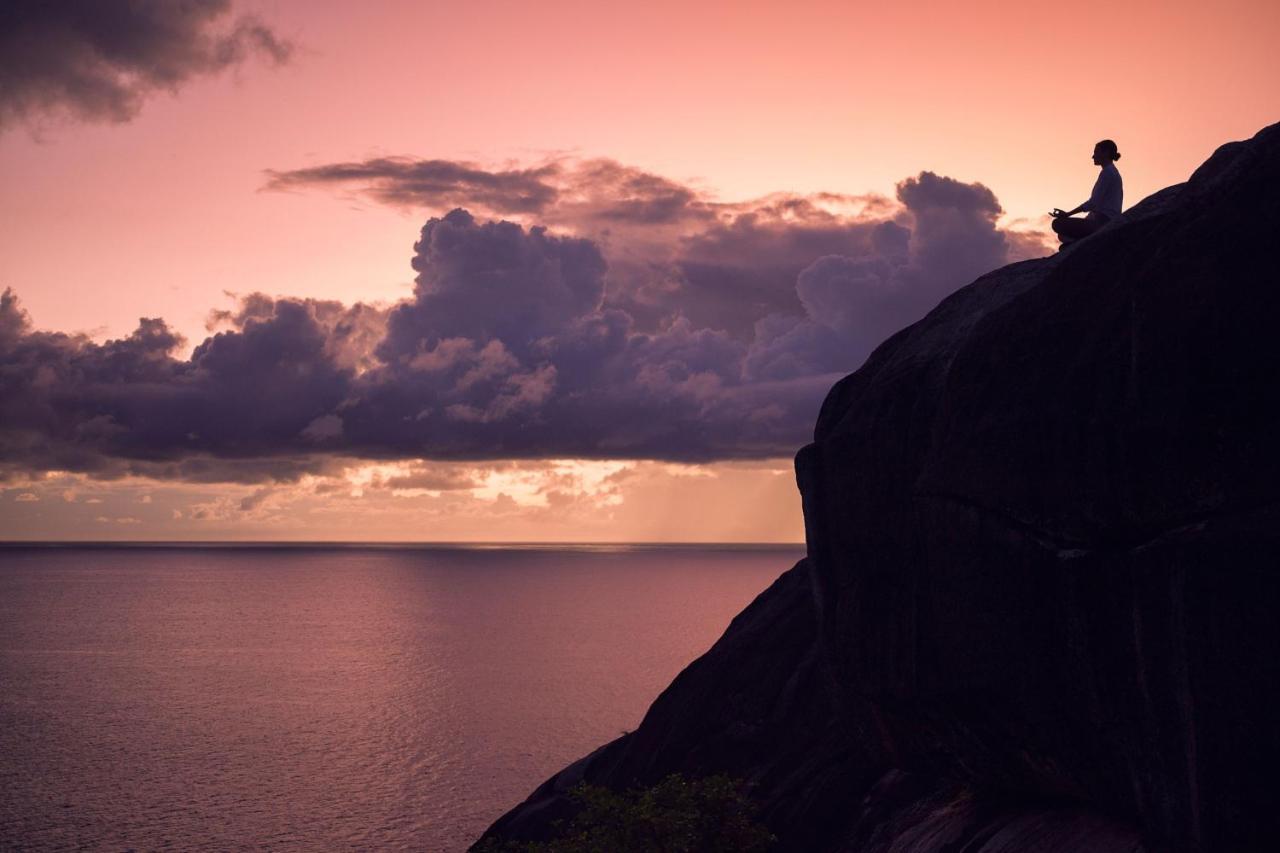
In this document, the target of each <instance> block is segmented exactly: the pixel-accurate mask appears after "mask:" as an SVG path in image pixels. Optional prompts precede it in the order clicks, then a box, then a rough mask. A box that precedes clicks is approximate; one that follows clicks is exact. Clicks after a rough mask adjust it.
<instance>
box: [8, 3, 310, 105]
mask: <svg viewBox="0 0 1280 853" xmlns="http://www.w3.org/2000/svg"><path fill="white" fill-rule="evenodd" d="M230 10H231V0H184V2H181V3H176V2H167V0H59V2H44V0H7V2H5V3H3V4H0V129H2V128H4V127H7V126H11V125H13V124H15V123H17V122H20V121H33V120H37V119H39V118H41V117H45V116H50V115H58V114H63V115H67V116H70V117H73V118H75V119H79V120H84V121H106V122H124V121H128V120H129V119H131V118H133V117H134V116H135V115H137V113H138V111H139V109H141V106H142V103H143V101H145V100H146V98H147V97H148V96H149V95H150V94H151V93H153V92H154V91H156V90H158V89H165V90H169V91H176V90H177V89H178V88H179V87H180V86H181V85H182V84H184V83H186V82H187V81H188V80H189V79H191V78H192V77H196V76H200V75H206V74H212V73H216V72H218V71H221V70H223V69H225V68H228V67H230V66H233V65H236V64H238V63H240V62H242V61H243V60H244V59H245V58H247V57H248V56H249V55H250V54H254V53H256V54H260V55H262V56H265V57H266V58H267V59H268V60H269V61H271V62H273V63H277V64H278V63H282V62H285V61H286V60H287V59H288V58H289V56H290V53H291V51H292V47H291V45H290V44H289V43H288V42H287V41H285V40H283V39H281V38H280V37H279V36H278V35H276V34H275V33H274V32H273V31H272V30H271V29H270V28H269V27H267V26H266V25H265V24H263V23H261V22H260V21H258V20H257V19H256V18H254V17H252V16H241V17H239V18H236V19H235V20H233V21H230V22H226V23H224V20H225V19H226V18H227V15H228V13H229V12H230Z"/></svg>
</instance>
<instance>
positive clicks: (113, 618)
mask: <svg viewBox="0 0 1280 853" xmlns="http://www.w3.org/2000/svg"><path fill="white" fill-rule="evenodd" d="M800 556H801V554H800V550H799V549H798V548H785V547H781V548H778V547H774V548H746V549H726V548H718V547H710V546H678V547H676V546H660V547H654V546H647V547H646V546H642V547H626V546H605V547H574V548H566V547H563V546H554V547H552V546H529V547H523V546H522V547H519V548H511V547H501V548H493V547H473V546H472V547H450V548H441V547H432V548H407V547H377V548H370V547H354V546H348V547H341V548H332V547H314V548H303V547H289V548H284V547H254V548H230V547H201V548H180V547H172V548H161V547H149V548H140V549H139V548H55V549H18V548H9V549H3V550H0V847H10V846H22V847H24V848H27V849H65V848H69V847H71V848H74V847H82V846H89V847H95V848H102V849H122V848H130V847H132V848H138V849H156V848H163V847H172V848H175V849H187V850H190V849H207V850H225V849H237V848H247V847H263V846H271V847H278V848H293V849H335V848H336V849H342V848H365V849H368V848H380V849H388V848H393V849H422V850H461V849H465V847H466V845H467V844H468V843H469V842H471V841H472V840H474V839H475V837H476V836H477V834H478V833H479V832H480V831H482V830H483V829H484V827H486V826H487V825H488V824H489V823H490V822H491V821H492V820H493V819H494V818H496V817H497V816H498V815H499V814H501V813H502V812H503V811H505V810H506V809H507V808H509V807H510V806H511V805H514V804H515V803H516V802H518V801H519V800H520V799H522V798H523V797H524V796H525V795H527V794H528V793H529V792H530V791H531V790H532V789H533V788H534V787H535V786H536V785H538V784H539V783H540V782H542V781H543V780H544V779H545V778H546V777H547V776H549V775H550V774H551V773H552V772H554V771H555V770H557V769H559V768H560V767H562V766H563V765H564V764H566V763H568V762H569V761H571V760H573V759H575V758H577V757H579V756H581V755H583V754H585V753H586V752H588V751H589V750H591V749H593V748H594V747H596V746H598V745H599V744H601V743H603V742H604V741H606V740H609V739H612V738H613V737H615V736H617V735H618V734H619V733H620V732H621V731H622V730H623V729H630V728H634V727H635V725H636V724H637V723H638V722H639V720H640V718H641V716H642V715H643V713H644V711H645V710H646V709H647V707H648V705H649V703H650V702H651V701H652V700H653V698H654V697H655V696H656V695H657V693H658V692H659V691H660V690H661V689H662V688H664V687H665V686H666V685H667V684H668V683H669V682H670V680H671V678H672V677H673V676H674V675H675V674H676V673H677V672H678V671H679V670H680V669H681V668H682V667H683V666H684V665H685V664H687V663H688V662H689V661H690V660H692V659H693V658H694V657H696V656H697V655H698V654H700V653H701V652H702V651H704V650H705V649H706V648H707V647H708V646H709V645H710V644H711V643H712V642H714V641H715V639H716V638H717V637H718V636H719V635H720V633H721V632H722V631H723V630H724V628H725V627H726V626H727V625H728V623H729V620H730V619H731V618H732V617H733V615H734V614H736V613H737V612H738V611H739V610H741V609H742V607H743V606H745V605H746V603H747V602H749V601H750V600H751V599H752V598H753V597H754V596H755V595H756V594H757V593H759V592H760V591H761V590H763V589H764V588H765V587H766V586H767V585H768V584H769V583H770V582H771V581H772V580H773V578H775V577H776V576H777V575H779V574H780V573H781V572H783V571H784V570H786V569H787V568H789V567H790V566H791V565H792V564H793V563H794V562H795V560H796V559H798V558H799V557H800Z"/></svg>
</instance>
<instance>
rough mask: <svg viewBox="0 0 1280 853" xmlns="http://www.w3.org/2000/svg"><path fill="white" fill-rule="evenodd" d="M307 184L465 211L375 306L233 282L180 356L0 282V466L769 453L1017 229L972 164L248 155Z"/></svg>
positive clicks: (232, 469) (149, 337)
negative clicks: (270, 160) (86, 324)
mask: <svg viewBox="0 0 1280 853" xmlns="http://www.w3.org/2000/svg"><path fill="white" fill-rule="evenodd" d="M387 163H391V164H393V166H392V167H391V168H388V167H387V166H386V164H387ZM335 181H336V182H339V183H345V182H349V181H354V182H355V183H354V185H353V188H354V189H355V191H357V192H362V193H370V194H372V195H374V196H376V197H379V198H382V199H384V200H387V201H390V202H393V203H396V204H407V203H412V204H414V205H415V206H420V207H423V208H424V209H427V210H430V209H431V207H432V205H433V204H444V205H452V204H456V203H462V202H467V203H470V204H471V207H472V208H474V210H472V211H468V210H467V209H464V208H462V207H456V208H453V209H451V210H449V211H448V212H443V211H441V213H440V215H434V216H431V218H430V219H429V220H428V221H427V222H426V224H425V225H424V226H423V228H422V231H421V235H420V237H419V240H418V241H417V242H416V243H415V244H414V247H413V252H414V254H413V258H412V266H413V269H414V270H415V272H416V273H417V277H416V279H415V288H414V293H413V295H412V296H411V297H409V298H407V299H405V300H403V301H401V302H399V303H398V304H395V305H393V306H390V307H373V306H367V305H361V304H356V305H354V306H347V305H342V304H339V303H336V302H328V301H319V300H307V299H292V298H272V297H270V296H266V295H262V294H255V295H252V296H250V297H247V298H245V299H243V300H242V301H241V302H240V304H239V305H238V306H237V307H236V309H234V310H232V311H224V312H217V313H215V314H214V315H212V317H211V321H212V323H213V324H214V328H216V329H217V331H216V332H215V333H213V334H211V335H210V337H208V338H207V339H206V340H204V341H202V342H201V343H199V344H198V345H197V346H195V348H194V350H193V351H192V353H191V355H190V357H189V358H180V357H178V356H177V353H178V352H179V350H180V349H181V348H182V343H183V342H182V341H180V340H179V339H178V338H177V337H176V336H175V335H174V334H173V333H172V332H171V331H170V330H169V329H168V327H167V326H166V325H165V324H164V322H163V321H161V320H159V319H144V320H142V321H141V322H140V324H139V326H138V328H137V330H136V331H135V332H134V333H133V334H132V335H130V336H129V337H127V338H123V339H120V340H113V341H108V342H106V343H97V342H94V341H92V340H90V339H88V338H85V337H83V336H75V335H66V334H61V333H55V332H46V331H40V330H36V329H34V328H32V327H31V325H30V323H29V321H28V319H27V317H26V315H25V313H24V312H23V311H22V309H21V307H20V306H19V304H18V300H17V298H16V297H15V296H14V295H13V294H12V293H11V292H6V293H5V295H4V297H3V299H2V300H0V387H3V388H4V394H3V397H0V424H3V426H2V427H0V465H3V466H4V470H6V471H8V472H9V475H10V476H12V477H18V476H21V475H24V474H25V473H29V472H32V471H47V470H61V471H73V472H81V473H85V474H88V475H90V476H92V477H96V478H114V477H124V476H146V477H152V478H159V479H172V480H184V481H194V482H215V481H226V482H239V483H269V482H296V481H299V480H300V479H302V478H306V477H317V476H326V475H328V474H331V473H332V472H333V470H334V466H336V465H338V464H339V463H338V462H337V461H336V460H338V459H348V460H349V459H351V458H361V459H368V460H388V461H390V460H401V459H435V460H455V461H457V460H495V459H529V460H536V459H547V458H594V459H627V460H634V459H651V460H668V461H682V462H707V461H714V460H729V459H764V458H774V457H779V456H788V455H790V454H791V453H793V452H794V451H795V449H796V448H797V447H799V446H800V445H801V444H803V443H804V442H805V441H806V440H807V438H808V436H809V433H810V430H811V428H812V423H813V419H814V416H815V414H816V412H817V409H818V406H819V404H820V402H821V399H822V396H823V395H824V394H825V392H826V391H827V389H828V388H829V387H830V385H831V384H832V382H833V381H834V380H835V379H837V378H838V377H839V376H840V375H843V374H844V373H847V372H849V371H851V370H853V369H855V368H856V367H857V366H858V365H859V364H860V363H861V362H862V361H863V360H864V359H865V357H866V356H867V354H868V353H869V352H870V351H871V349H872V348H873V347H874V346H875V345H876V344H878V343H879V342H880V341H881V340H883V339H884V338H885V337H887V336H888V335H889V334H891V333H893V332H894V331H896V330H897V329H899V328H901V327H902V326H903V325H905V324H907V323H910V322H912V321H914V320H915V319H918V318H919V317H920V316H922V315H923V314H924V313H925V312H926V311H927V310H928V309H929V308H931V307H932V306H933V305H934V304H936V303H937V302H938V301H939V300H940V299H941V298H942V297H943V296H945V295H946V294H947V293H949V292H950V291H952V290H954V289H955V288H956V287H958V286H961V285H963V284H966V283H967V282H969V281H970V280H972V279H973V278H974V277H976V276H977V275H979V274H981V273H982V272H985V271H987V270H989V269H992V268H994V267H997V266H1000V265H1001V264H1004V263H1006V262H1008V261H1010V260H1013V259H1017V258H1019V257H1025V256H1027V255H1028V254H1032V253H1035V250H1036V249H1037V248H1039V244H1038V242H1037V239H1036V237H1035V236H1034V235H1023V234H1013V233H1010V232H1007V231H1004V230H1002V229H1001V228H1000V227H999V226H998V224H997V218H998V217H999V215H1000V214H1001V210H1000V205H999V203H998V202H997V200H996V198H995V196H994V195H993V194H992V193H991V191H990V190H988V189H987V188H986V187H983V186H982V185H980V184H966V183H962V182H959V181H955V180H952V179H950V178H945V177H940V176H938V175H935V174H933V173H930V172H922V173H921V174H919V175H917V176H916V177H913V178H909V179H907V180H905V181H903V182H901V183H900V184H899V185H898V191H897V197H896V199H886V198H880V197H875V196H870V197H851V196H843V195H836V194H827V195H814V196H803V197H801V196H793V195H785V194H779V195H775V196H771V197H768V198H765V199H761V200H758V201H755V202H749V203H738V204H721V203H717V202H715V201H713V200H709V199H708V198H706V197H704V196H703V195H702V194H700V193H698V192H696V191H695V190H694V189H692V188H689V187H684V186H682V185H679V184H676V183H674V182H672V181H668V180H666V179H663V178H660V177H658V176H652V175H647V174H645V173H642V172H639V171H638V170H632V169H627V168H626V167H623V166H620V165H618V164H612V163H610V162H609V161H591V162H588V163H576V164H566V163H558V164H550V165H548V164H544V165H542V166H537V167H533V168H530V169H514V170H510V171H485V170H482V169H479V168H477V167H474V166H471V165H467V164H448V163H441V162H440V161H422V162H408V161H370V162H369V163H366V164H354V165H353V164H342V165H339V166H333V167H319V168H317V169H312V170H305V171H304V172H291V173H280V174H277V175H276V176H275V177H273V178H272V183H273V186H276V187H277V188H279V187H285V186H288V187H301V186H311V185H314V184H317V183H318V184H321V185H328V184H329V183H332V182H335ZM504 211H505V212H508V213H511V214H512V216H513V218H515V212H517V211H518V212H519V213H520V214H521V217H519V218H521V219H523V220H525V222H521V221H510V220H508V219H503V218H501V215H502V213H503V212H504ZM609 211H614V215H612V218H611V214H610V213H609ZM538 220H542V221H543V222H544V223H545V224H534V223H535V222H537V221H538ZM433 482H434V481H433ZM405 487H406V488H424V489H436V490H440V489H448V488H449V487H450V485H449V483H448V482H444V481H441V482H434V485H432V484H426V483H425V482H424V484H421V485H416V486H414V485H406V486H405ZM261 499H263V500H265V493H264V497H263V498H261Z"/></svg>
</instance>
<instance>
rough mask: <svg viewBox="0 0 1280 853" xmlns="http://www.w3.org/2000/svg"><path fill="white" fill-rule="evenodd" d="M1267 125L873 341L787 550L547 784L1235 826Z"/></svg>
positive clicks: (916, 836)
mask: <svg viewBox="0 0 1280 853" xmlns="http://www.w3.org/2000/svg"><path fill="white" fill-rule="evenodd" d="M1277 233H1280V125H1273V126H1271V127H1269V128H1267V129H1265V130H1263V131H1261V132H1260V133H1258V134H1257V135H1256V136H1255V137H1254V138H1253V139H1251V140H1248V141H1246V142H1237V143H1231V144H1228V145H1224V146H1223V147H1221V148H1219V149H1218V151H1217V152H1215V153H1214V155H1213V156H1212V157H1211V158H1210V159H1209V160H1208V161H1207V162H1206V163H1205V164H1204V165H1202V166H1201V167H1200V168H1199V169H1197V170H1196V172H1195V174H1193V175H1192V176H1191V178H1190V180H1188V181H1187V182H1186V183H1184V184H1179V185H1177V186H1173V187H1169V188H1167V189H1165V190H1163V191H1161V192H1159V193H1156V194H1155V195H1153V196H1151V197H1150V198H1148V199H1146V200H1145V201H1143V202H1142V203H1141V204H1139V205H1137V206H1136V207H1134V208H1132V209H1131V210H1130V211H1129V212H1128V213H1127V214H1125V216H1124V217H1123V218H1122V220H1121V221H1118V222H1113V223H1112V224H1110V225H1108V226H1107V227H1106V228H1105V229H1104V230H1102V231H1101V232H1099V233H1097V234H1095V235H1093V236H1091V237H1089V238H1088V239H1086V240H1083V241H1081V242H1080V243H1079V244H1077V245H1075V246H1073V247H1072V248H1071V250H1070V251H1067V252H1063V253H1060V254H1059V255H1056V256H1054V257H1051V258H1045V259H1042V260H1033V261H1024V262H1022V263H1018V264H1013V265H1011V266H1007V267H1004V268H1003V269H1000V270H997V271H995V272H992V273H990V274H988V275H985V276H983V277H982V278H980V279H978V280H977V281H975V282H974V283H973V284H971V285H969V286H968V287H965V288H963V289H961V290H960V291H958V292H956V293H955V294H953V295H952V296H950V297H949V298H947V299H946V300H945V301H943V302H942V303H941V304H940V305H939V306H938V307H937V308H936V309H935V310H934V311H933V312H932V313H930V314H929V315H928V316H927V317H925V318H924V319H923V320H921V321H920V322H919V323H916V324H915V325H913V326H910V327H909V328H907V329H904V330H903V331H901V332H899V333H898V334H897V335H895V336H894V337H892V338H891V339H889V340H888V341H886V342H885V343H884V344H883V345H882V346H880V347H879V349H877V350H876V352H875V353H874V354H873V355H872V356H871V357H870V358H869V359H868V361H867V363H866V364H865V365H864V366H863V367H862V368H861V369H860V370H858V371H857V372H856V373H854V374H853V375H851V376H848V377H846V378H845V379H844V380H842V381H841V382H839V383H838V384H837V385H836V386H835V387H834V388H833V389H832V390H831V392H830V394H829V395H828V397H827V399H826V402H825V403H824V405H823V408H822V413H821V415H820V417H819V420H818V424H817V428H816V430H815V435H814V442H813V443H812V444H810V445H808V446H806V447H805V448H803V449H802V450H801V451H800V453H799V454H798V455H797V457H796V471H797V476H798V481H799V485H800V491H801V493H802V496H803V504H804V512H805V521H806V529H807V539H808V557H807V558H806V559H805V560H802V561H801V562H800V563H799V564H797V565H796V566H795V567H794V568H792V569H791V570H790V571H788V572H786V573H785V574H784V575H782V576H781V577H780V578H779V579H778V580H777V581H776V582H775V583H774V584H773V585H772V586H771V587H770V588H769V589H768V590H766V591H765V592H763V593H762V594H761V595H760V596H759V597H758V598H757V599H756V600H755V601H754V602H753V603H752V604H751V605H750V606H749V607H748V608H747V609H746V610H744V611H743V612H742V613H741V614H739V615H738V616H737V617H736V618H735V619H734V620H733V622H732V623H731V624H730V626H729V628H728V630H726V632H725V634H724V636H723V637H721V639H720V640H719V641H718V642H717V643H716V644H715V645H714V646H713V647H712V648H711V650H710V651H708V652H707V653H706V654H705V655H703V656H702V657H701V658H699V659H698V660H696V661H694V662H693V663H692V664H690V665H689V667H688V668H686V669H685V670H684V671H683V672H682V673H680V675H679V676H677V677H676V679H675V680H674V681H673V682H672V684H671V685H670V686H669V687H668V688H667V689H666V690H665V691H663V693H662V694H661V695H660V696H659V697H658V698H657V700H656V701H655V702H654V704H653V706H652V707H651V708H650V709H649V711H648V713H647V714H646V716H645V718H644V720H643V722H642V723H641V725H640V727H639V728H638V729H637V730H636V731H635V732H632V733H630V734H628V735H625V736H623V737H621V738H618V739H617V740H615V741H613V742H611V743H609V744H606V745H605V746H602V747H601V748H600V749H598V750H596V751H595V752H593V753H591V754H590V755H588V756H586V757H585V758H583V759H581V760H579V761H577V762H575V763H574V764H572V765H570V766H569V767H568V768H566V769H565V770H563V771H561V772H560V773H558V774H556V775H555V776H553V777H552V778H551V779H549V780H547V781H546V782H545V783H544V784H543V785H542V786H540V787H539V788H538V789H537V790H536V791H534V792H533V794H532V795H530V797H529V798H528V800H526V801H525V802H524V803H522V804H520V805H519V806H517V807H516V808H515V809H513V810H512V811H511V812H509V813H508V814H506V815H504V816H503V817H502V818H501V819H499V820H498V821H497V822H496V823H495V824H494V825H493V826H492V827H491V828H490V829H489V831H488V832H487V833H486V837H493V838H514V839H540V838H547V837H550V835H551V833H552V821H554V820H556V819H561V818H564V817H566V816H569V815H571V814H572V813H573V808H574V807H573V805H572V802H571V801H570V799H569V798H568V797H567V796H566V792H567V791H568V790H569V789H570V788H571V787H572V786H573V785H575V784H576V783H578V782H581V781H586V782H588V783H591V784H594V785H602V786H606V787H609V788H611V789H614V790H622V789H625V788H628V787H632V786H638V785H653V784H655V783H656V782H657V781H658V780H660V779H661V778H663V777H664V776H666V775H667V774H669V773H673V772H680V773H683V774H685V775H686V776H689V777H694V778H696V777H700V776H706V775H711V774H718V773H725V774H729V775H731V776H735V777H740V778H742V779H744V780H746V781H747V782H748V783H749V784H750V785H751V789H752V796H753V798H754V800H755V801H756V802H757V804H758V805H759V808H760V816H761V818H762V820H763V822H764V823H765V824H766V825H767V826H768V828H769V830H770V831H771V832H773V833H774V834H775V835H776V836H777V838H778V844H777V849H780V850H796V851H801V850H804V851H819V850H832V851H877V852H878V851H903V852H904V853H905V852H906V851H911V853H935V851H936V853H942V851H960V850H963V851H965V853H1004V851H1022V852H1023V853H1027V851H1031V852H1032V853H1049V852H1050V851H1078V850H1090V851H1101V852H1102V853H1108V852H1109V851H1117V853H1118V852H1119V851H1133V850H1147V851H1164V850H1169V851H1233V853H1234V852H1235V851H1261V850H1266V849H1272V847H1271V845H1272V844H1273V843H1274V839H1275V838H1277V837H1280V813H1278V812H1277V811H1276V809H1275V808H1274V802H1273V801H1274V796H1273V795H1272V792H1273V791H1274V789H1275V785H1274V773H1275V767H1276V766H1277V765H1278V764H1280V731H1278V730H1277V727H1276V726H1275V725H1274V708H1275V707H1276V706H1277V703H1278V702H1280V677H1278V675H1277V673H1278V672H1280V670H1278V669H1277V666H1276V662H1275V653H1276V651H1277V650H1280V620H1278V619H1277V613H1280V578H1278V577H1277V574H1276V572H1277V566H1278V565H1280V559H1278V558H1280V502H1278V500H1277V499H1278V497H1280V442H1278V441H1277V439H1276V436H1277V435H1280V383H1278V382H1277V381H1276V379H1277V377H1280V336H1278V335H1277V334H1276V328H1275V326H1276V322H1277V321H1276V318H1277V317H1280V275H1277V263H1276V260H1275V253H1274V249H1273V247H1272V245H1271V243H1272V241H1273V240H1274V235H1275V234H1277Z"/></svg>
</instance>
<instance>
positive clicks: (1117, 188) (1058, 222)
mask: <svg viewBox="0 0 1280 853" xmlns="http://www.w3.org/2000/svg"><path fill="white" fill-rule="evenodd" d="M1119 159H1120V152H1119V151H1117V150H1116V144H1115V143H1114V142H1112V141H1111V140H1110V139H1104V140H1102V141H1101V142H1099V143H1098V144H1097V145H1095V146H1093V162H1094V164H1095V165H1097V166H1101V167H1102V171H1101V172H1099V173H1098V180H1097V181H1096V182H1095V183H1094V185H1093V192H1092V193H1090V194H1089V200H1088V201H1086V202H1085V203H1084V204H1082V205H1080V206H1079V207H1077V208H1076V209H1075V210H1059V209H1058V208H1056V207H1055V208H1054V209H1053V211H1052V212H1051V213H1050V214H1049V215H1050V216H1052V217H1053V230H1054V233H1056V234H1057V235H1058V239H1059V240H1061V241H1062V245H1063V246H1066V245H1067V244H1068V243H1073V242H1075V241H1076V240H1079V239H1081V238H1082V237H1088V236H1089V235H1090V234H1092V233H1093V232H1094V231H1097V230H1098V229H1099V228H1101V227H1102V226H1103V225H1106V224H1107V223H1108V222H1110V221H1111V220H1112V219H1115V218H1116V217H1117V216H1119V215H1120V206H1121V204H1123V202H1124V182H1123V181H1121V180H1120V170H1119V169H1117V168H1116V161H1117V160H1119ZM1081 211H1084V212H1085V213H1087V214H1088V216H1086V217H1085V218H1084V219H1072V218H1071V217H1073V216H1075V215H1076V214H1077V213H1080V212H1081Z"/></svg>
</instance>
